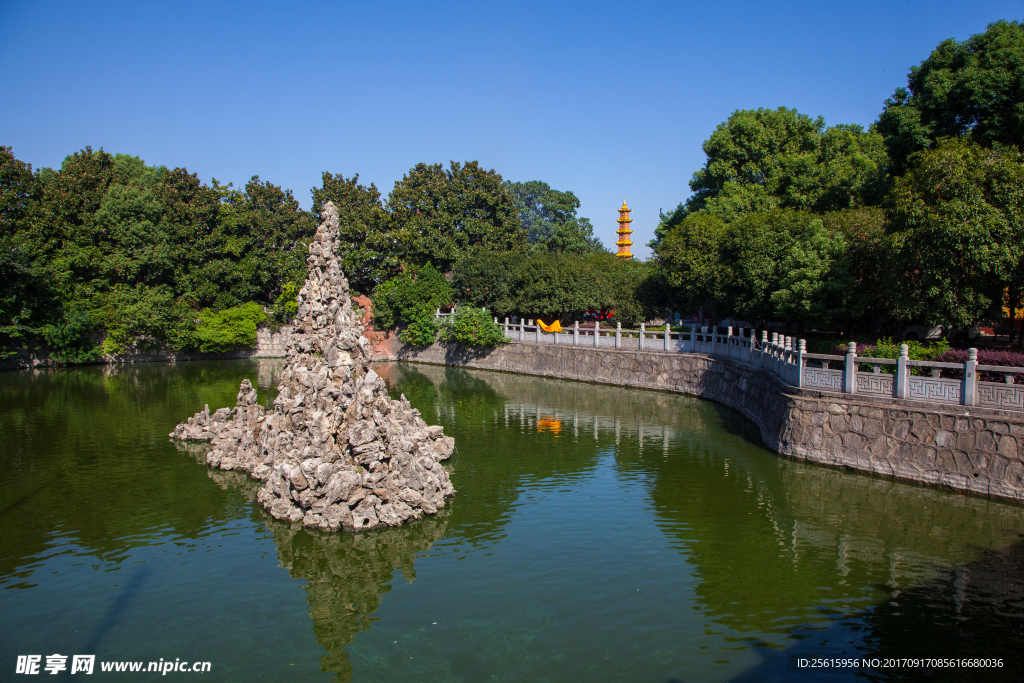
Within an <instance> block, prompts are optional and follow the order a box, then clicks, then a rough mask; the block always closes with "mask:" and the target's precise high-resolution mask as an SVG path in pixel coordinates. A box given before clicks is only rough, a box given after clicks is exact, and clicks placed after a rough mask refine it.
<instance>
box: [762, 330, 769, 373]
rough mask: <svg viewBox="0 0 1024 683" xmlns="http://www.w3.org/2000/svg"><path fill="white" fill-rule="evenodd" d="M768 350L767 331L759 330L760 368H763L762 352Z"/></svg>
mask: <svg viewBox="0 0 1024 683" xmlns="http://www.w3.org/2000/svg"><path fill="white" fill-rule="evenodd" d="M766 350H768V330H761V355H760V359H761V362H760V366H761V367H762V368H763V367H764V352H765V351H766Z"/></svg>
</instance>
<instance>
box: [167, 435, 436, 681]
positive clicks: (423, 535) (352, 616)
mask: <svg viewBox="0 0 1024 683" xmlns="http://www.w3.org/2000/svg"><path fill="white" fill-rule="evenodd" d="M181 449H182V450H187V451H189V452H190V453H192V454H193V455H195V456H196V457H197V458H198V459H200V462H202V458H203V457H204V456H205V453H204V452H203V451H202V449H201V448H195V447H194V446H193V447H192V448H189V447H188V446H186V445H182V446H181ZM207 473H208V474H209V477H210V478H211V479H212V480H213V481H215V482H217V483H218V484H219V485H220V486H221V487H222V488H225V489H228V488H234V489H238V490H240V491H242V492H244V493H245V494H246V496H247V497H248V498H249V499H250V500H252V501H255V500H256V492H257V491H258V490H259V487H260V483H259V482H257V481H254V480H253V479H251V478H250V477H249V476H247V475H246V474H244V473H242V472H232V471H220V470H207ZM254 514H257V515H259V516H260V517H261V518H263V519H264V521H265V523H266V525H267V527H268V528H269V529H270V531H271V532H272V533H273V535H274V545H275V546H277V556H278V560H279V561H280V563H281V566H282V567H284V568H285V569H287V570H288V574H289V576H291V577H292V578H293V579H304V580H305V581H306V586H305V590H306V596H307V601H308V602H309V608H310V609H309V615H310V617H312V618H313V633H314V634H315V635H316V642H317V643H318V644H319V645H320V646H321V647H323V648H324V650H326V651H327V654H325V655H324V656H323V657H322V659H321V667H320V668H321V670H323V671H327V672H330V673H333V674H336V680H338V681H339V682H340V683H347V682H348V681H351V680H352V665H351V664H350V663H349V660H348V655H347V654H346V653H345V647H347V646H348V645H349V643H351V642H352V641H353V640H354V639H355V637H356V634H358V633H359V632H360V631H368V630H369V629H370V625H371V624H372V623H373V622H374V621H376V619H375V618H374V617H373V613H374V612H376V611H377V608H378V606H379V605H380V603H381V600H383V599H384V596H385V595H386V594H387V593H388V592H389V591H390V590H391V584H392V582H393V580H394V578H395V572H396V571H397V572H398V573H399V574H400V575H401V577H402V578H403V579H405V580H406V581H408V582H410V583H411V582H412V581H413V580H414V579H415V578H416V571H415V568H414V566H413V565H414V562H415V560H416V556H417V554H419V553H422V552H424V551H427V550H429V549H430V547H431V546H432V545H433V544H434V543H435V542H436V541H438V540H439V539H440V538H442V537H443V536H444V535H445V531H446V529H447V527H448V519H447V518H448V514H449V511H448V510H440V511H438V513H437V514H436V515H432V516H430V517H428V518H426V519H423V520H421V521H418V522H410V523H408V524H405V525H403V526H401V527H398V528H389V529H379V530H374V531H368V532H363V533H347V534H331V533H324V532H320V531H311V530H307V529H303V528H302V527H301V525H291V524H287V523H285V522H279V521H277V520H275V519H273V518H272V517H270V516H269V515H264V514H262V513H260V512H255V513H254Z"/></svg>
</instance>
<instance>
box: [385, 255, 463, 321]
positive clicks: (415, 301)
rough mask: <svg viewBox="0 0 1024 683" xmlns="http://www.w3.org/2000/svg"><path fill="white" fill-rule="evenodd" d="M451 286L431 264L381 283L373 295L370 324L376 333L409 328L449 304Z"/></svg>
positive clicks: (450, 300)
mask: <svg viewBox="0 0 1024 683" xmlns="http://www.w3.org/2000/svg"><path fill="white" fill-rule="evenodd" d="M452 294H453V292H452V286H451V284H450V283H449V282H448V280H447V278H445V276H444V274H443V273H441V272H439V271H438V270H437V269H436V268H434V267H433V266H432V265H430V264H427V265H426V266H424V267H423V268H420V269H418V270H409V271H406V272H404V273H402V274H401V275H399V276H398V277H396V278H394V279H391V280H388V281H387V282H383V283H381V284H380V285H378V286H377V289H376V290H374V293H373V322H374V327H375V328H376V329H378V330H388V329H391V328H393V327H396V326H398V325H408V324H410V323H412V321H413V320H415V319H416V318H418V317H420V314H422V313H424V312H426V313H430V315H431V316H433V315H434V312H435V310H436V309H438V308H440V307H442V306H448V305H449V304H450V303H451V302H452Z"/></svg>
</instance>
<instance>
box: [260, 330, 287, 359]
mask: <svg viewBox="0 0 1024 683" xmlns="http://www.w3.org/2000/svg"><path fill="white" fill-rule="evenodd" d="M291 336H292V327H291V326H290V325H285V326H284V327H281V328H279V329H278V330H277V331H276V332H271V331H270V330H268V329H266V328H260V329H258V330H256V350H255V351H254V352H253V353H252V357H253V358H284V347H285V344H287V343H288V340H289V339H291Z"/></svg>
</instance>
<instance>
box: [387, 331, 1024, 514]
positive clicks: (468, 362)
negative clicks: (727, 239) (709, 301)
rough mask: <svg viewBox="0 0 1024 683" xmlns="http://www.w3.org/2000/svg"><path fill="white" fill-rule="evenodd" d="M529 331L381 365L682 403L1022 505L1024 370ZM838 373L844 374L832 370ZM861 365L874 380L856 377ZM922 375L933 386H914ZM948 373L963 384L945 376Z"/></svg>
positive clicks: (717, 339)
mask: <svg viewBox="0 0 1024 683" xmlns="http://www.w3.org/2000/svg"><path fill="white" fill-rule="evenodd" d="M526 327H527V326H524V325H522V324H520V325H518V326H508V330H509V332H508V334H509V335H510V336H512V337H513V341H512V343H510V344H508V345H506V346H503V347H498V348H495V349H489V350H482V351H476V350H471V349H466V348H463V347H459V346H455V345H448V344H434V345H432V346H430V347H428V348H426V349H422V350H417V349H414V348H412V347H410V346H408V345H405V344H402V343H401V342H399V341H398V340H397V339H395V340H393V341H392V348H391V353H385V354H380V356H379V357H381V358H384V357H389V358H397V359H401V360H410V361H416V362H423V363H436V364H443V365H459V366H466V367H475V368H482V369H491V370H502V371H505V372H516V373H524V374H531V375H540V376H546V377H560V378H566V379H576V380H583V381H590V382H601V383H610V384H620V385H627V386H635V387H645V388H651V389H661V390H666V391H676V392H682V393H686V394H691V395H693V396H699V397H701V398H705V399H709V400H712V401H715V402H718V403H721V404H723V405H726V406H729V407H730V408H733V409H735V410H737V411H739V412H740V413H741V414H743V415H744V416H745V417H747V418H748V419H750V420H751V421H753V422H754V424H756V425H757V427H758V428H759V430H760V432H761V437H762V438H763V440H764V442H765V444H766V445H767V446H768V447H769V448H771V449H772V450H775V451H776V452H777V453H780V454H782V455H786V456H790V457H794V458H798V459H802V460H808V461H811V462H816V463H820V464H825V465H832V466H839V467H847V468H850V469H854V470H858V471H861V472H869V473H872V474H877V475H882V476H892V477H896V478H899V479H905V480H910V481H916V482H920V483H924V484H932V485H941V486H947V487H950V488H954V489H959V490H963V491H970V492H972V493H977V494H981V495H988V496H996V497H1000V498H1007V499H1011V500H1015V501H1018V502H1019V501H1022V500H1024V459H1022V456H1024V410H1022V409H1019V408H1018V407H1017V406H1018V404H1019V403H1020V402H1021V401H1022V400H1024V385H1021V384H1014V383H1012V381H1013V379H1014V377H1015V376H1016V374H1017V373H1024V368H994V369H993V368H988V367H987V366H978V365H977V361H976V360H973V359H972V360H969V361H968V362H967V363H966V364H965V365H957V364H952V363H932V362H925V361H910V360H909V359H908V358H906V354H905V353H904V354H903V356H902V357H901V358H900V359H898V360H892V359H883V358H858V357H857V356H856V353H855V352H854V350H853V348H852V347H851V349H850V353H848V354H847V355H846V356H831V355H823V354H808V353H805V352H804V351H803V344H802V343H798V344H797V345H796V348H795V349H794V344H793V340H791V339H788V338H783V339H780V338H779V337H778V336H776V337H775V338H773V340H771V341H769V340H768V339H767V338H766V337H764V338H762V340H761V341H760V342H758V341H757V340H756V339H753V338H751V337H750V336H743V335H742V334H739V335H733V334H732V330H731V329H729V330H727V331H726V332H725V333H724V334H723V333H721V332H719V331H717V330H714V329H712V330H711V331H707V329H706V328H704V329H703V330H697V331H694V330H691V331H690V332H689V333H686V332H684V333H670V334H669V335H666V333H665V332H664V331H661V332H657V333H654V334H659V335H661V338H660V339H658V338H655V339H650V338H647V335H651V334H652V333H651V332H650V331H646V330H639V331H637V332H638V333H639V334H638V336H636V337H633V338H631V337H628V336H624V334H630V333H631V332H632V331H622V330H621V329H620V330H616V331H611V332H610V333H608V334H604V333H605V332H606V331H604V330H598V328H594V330H591V331H592V332H593V331H595V330H597V332H598V333H597V334H596V335H595V334H592V335H591V336H590V338H589V339H587V338H581V336H580V334H581V330H582V331H585V330H583V329H582V328H577V329H574V330H571V331H569V332H567V333H563V334H560V335H558V334H555V335H552V334H545V333H543V332H541V331H540V330H539V328H537V329H536V331H533V332H531V331H530V330H527V329H526ZM535 327H536V326H535ZM531 335H532V337H533V338H532V339H531V338H530V337H531ZM672 335H675V337H673V336H672ZM687 335H688V338H687ZM518 337H522V339H523V341H519V340H518ZM676 337H681V339H680V338H676ZM538 340H540V341H538ZM641 340H642V341H643V349H640V348H639V347H640V342H641ZM626 342H631V343H632V344H633V345H634V346H635V348H634V349H629V348H623V347H625V346H626ZM616 345H618V346H619V348H616ZM652 347H653V348H652ZM972 358H973V354H972ZM837 362H841V363H843V365H844V367H843V369H841V370H840V369H834V368H831V367H829V366H830V364H833V363H837ZM810 363H815V364H816V365H818V366H819V367H813V366H812V365H811V364H810ZM864 364H867V365H873V366H875V367H874V368H873V370H874V371H873V372H860V371H859V368H860V367H861V366H862V365H864ZM883 364H895V365H896V366H897V368H896V374H895V375H888V374H882V373H880V372H878V371H877V370H878V369H879V366H881V365H883ZM917 366H921V367H926V368H927V369H928V370H929V372H931V373H932V376H931V377H919V376H913V375H911V374H910V372H911V368H914V367H917ZM933 366H934V367H933ZM950 369H952V370H956V369H959V370H960V371H961V372H962V374H963V379H959V380H957V379H949V378H943V377H941V376H939V375H940V373H941V372H942V371H943V370H950ZM982 370H989V371H999V372H1002V373H1005V375H1006V377H1007V378H1008V379H1007V382H1005V383H1002V384H997V383H992V382H979V381H977V373H978V372H979V371H982ZM924 397H928V398H930V399H937V400H927V401H925V400H922V399H923V398H924Z"/></svg>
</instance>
